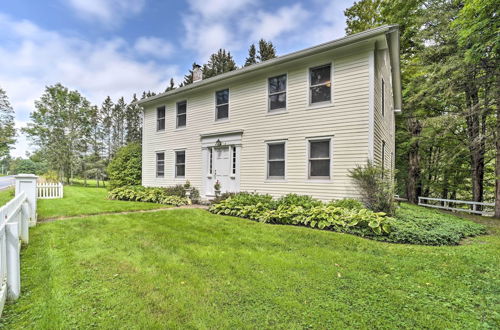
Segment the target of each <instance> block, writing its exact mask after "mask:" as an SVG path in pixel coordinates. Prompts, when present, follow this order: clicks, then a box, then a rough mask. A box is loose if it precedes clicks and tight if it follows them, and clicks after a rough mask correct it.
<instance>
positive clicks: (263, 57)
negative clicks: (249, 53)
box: [257, 39, 276, 62]
mask: <svg viewBox="0 0 500 330" xmlns="http://www.w3.org/2000/svg"><path fill="white" fill-rule="evenodd" d="M275 57H276V48H275V47H274V45H273V43H272V42H271V41H265V40H264V39H260V40H259V55H258V56H257V59H258V60H259V61H260V62H264V61H267V60H270V59H272V58H275Z"/></svg>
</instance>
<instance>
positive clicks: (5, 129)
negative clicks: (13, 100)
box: [0, 88, 16, 159]
mask: <svg viewBox="0 0 500 330" xmlns="http://www.w3.org/2000/svg"><path fill="white" fill-rule="evenodd" d="M15 137H16V129H15V128H14V109H12V106H11V105H10V102H9V98H8V97H7V93H5V91H4V90H3V89H2V88H0V159H2V158H3V157H5V156H7V155H9V151H10V148H12V146H13V145H14V143H15V142H16V139H15Z"/></svg>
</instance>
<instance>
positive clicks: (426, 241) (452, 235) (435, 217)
mask: <svg viewBox="0 0 500 330" xmlns="http://www.w3.org/2000/svg"><path fill="white" fill-rule="evenodd" d="M391 227H392V230H391V232H390V234H389V235H388V236H386V237H376V238H375V239H378V240H383V241H389V242H395V243H408V244H422V245H457V244H459V243H460V240H461V239H463V238H465V237H471V236H477V235H481V234H484V233H485V232H486V228H485V227H484V226H483V225H480V224H477V223H474V222H472V221H469V220H466V219H462V218H459V217H457V216H454V215H451V214H446V213H442V212H439V211H437V210H432V209H427V208H424V207H421V206H416V205H411V204H407V203H402V204H401V207H400V208H398V210H397V212H396V215H395V218H394V220H393V221H392V223H391Z"/></svg>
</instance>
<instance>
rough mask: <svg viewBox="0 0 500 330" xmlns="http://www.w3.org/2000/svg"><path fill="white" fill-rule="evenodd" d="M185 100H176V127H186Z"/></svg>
mask: <svg viewBox="0 0 500 330" xmlns="http://www.w3.org/2000/svg"><path fill="white" fill-rule="evenodd" d="M186 112H187V101H182V102H177V128H181V127H186V117H187V114H186Z"/></svg>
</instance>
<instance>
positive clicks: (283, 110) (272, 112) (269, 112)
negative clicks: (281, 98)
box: [266, 72, 288, 115]
mask: <svg viewBox="0 0 500 330" xmlns="http://www.w3.org/2000/svg"><path fill="white" fill-rule="evenodd" d="M281 76H285V79H286V86H285V91H283V92H276V93H271V92H270V88H269V80H270V79H272V78H277V77H281ZM266 84H267V89H266V92H267V111H266V112H267V114H268V115H273V114H278V113H284V112H287V111H288V72H285V73H280V74H276V75H272V76H269V77H267V78H266ZM282 93H285V107H284V108H278V109H273V110H271V100H270V97H271V95H278V94H282Z"/></svg>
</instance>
